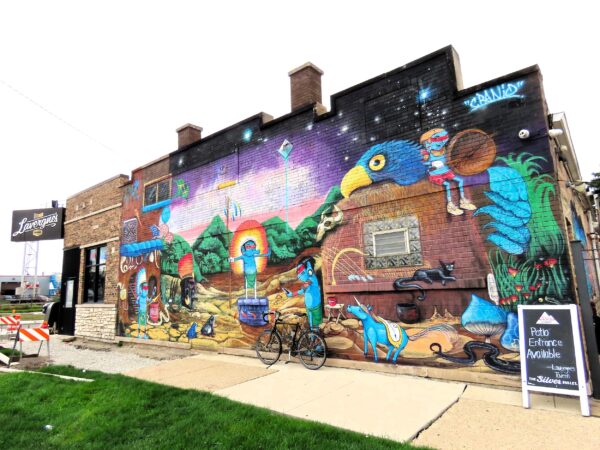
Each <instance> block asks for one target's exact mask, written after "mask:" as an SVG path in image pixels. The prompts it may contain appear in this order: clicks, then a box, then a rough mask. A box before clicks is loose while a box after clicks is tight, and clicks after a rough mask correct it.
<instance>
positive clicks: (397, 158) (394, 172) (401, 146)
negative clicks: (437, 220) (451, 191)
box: [340, 141, 427, 197]
mask: <svg viewBox="0 0 600 450" xmlns="http://www.w3.org/2000/svg"><path fill="white" fill-rule="evenodd" d="M425 175H427V167H426V166H425V165H424V164H423V163H422V162H421V147H420V146H419V144H417V143H416V142H411V141H388V142H384V143H382V144H377V145H374V146H373V147H371V148H370V149H369V150H367V151H366V152H365V153H364V154H363V155H362V156H361V157H360V159H359V160H358V162H357V163H356V165H355V166H354V167H353V168H352V169H350V171H349V172H348V173H347V174H346V175H345V176H344V178H343V180H342V183H341V185H340V190H341V192H342V195H343V196H344V197H349V196H350V194H351V193H352V192H354V191H355V190H356V189H358V188H361V187H365V186H369V185H370V184H373V183H379V182H381V181H393V182H394V183H396V184H399V185H400V186H408V185H411V184H414V183H416V182H417V181H419V180H421V179H423V178H425Z"/></svg>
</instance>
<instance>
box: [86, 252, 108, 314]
mask: <svg viewBox="0 0 600 450" xmlns="http://www.w3.org/2000/svg"><path fill="white" fill-rule="evenodd" d="M105 278H106V245H102V246H98V247H91V248H88V249H86V251H85V277H84V282H85V290H84V292H83V301H84V303H102V302H104V280H105Z"/></svg>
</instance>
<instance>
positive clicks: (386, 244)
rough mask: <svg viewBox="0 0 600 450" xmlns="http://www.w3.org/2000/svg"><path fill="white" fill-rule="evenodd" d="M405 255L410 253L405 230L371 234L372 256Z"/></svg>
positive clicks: (399, 229)
mask: <svg viewBox="0 0 600 450" xmlns="http://www.w3.org/2000/svg"><path fill="white" fill-rule="evenodd" d="M407 253H410V247H409V243H408V230H407V229H406V228H398V229H395V230H389V231H375V232H374V233H373V256H375V257H379V256H392V255H406V254H407Z"/></svg>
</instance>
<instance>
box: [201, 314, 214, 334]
mask: <svg viewBox="0 0 600 450" xmlns="http://www.w3.org/2000/svg"><path fill="white" fill-rule="evenodd" d="M200 333H201V334H202V335H203V336H214V335H215V316H213V315H211V316H210V317H209V318H208V320H207V321H206V323H205V324H204V325H202V328H201V329H200Z"/></svg>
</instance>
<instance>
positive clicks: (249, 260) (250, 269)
mask: <svg viewBox="0 0 600 450" xmlns="http://www.w3.org/2000/svg"><path fill="white" fill-rule="evenodd" d="M241 250H242V254H241V255H240V256H236V257H235V258H229V262H236V261H239V260H240V259H241V260H242V262H243V264H244V287H245V289H246V299H248V286H250V287H253V288H254V299H256V273H257V269H256V258H268V257H269V256H271V250H270V249H269V250H268V251H267V253H263V254H261V253H260V250H258V249H257V248H256V242H254V241H253V240H252V239H250V240H248V241H246V242H244V243H243V244H242V249H241Z"/></svg>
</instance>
